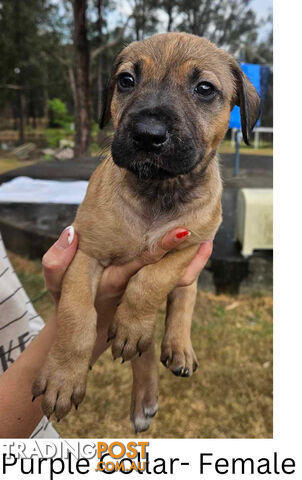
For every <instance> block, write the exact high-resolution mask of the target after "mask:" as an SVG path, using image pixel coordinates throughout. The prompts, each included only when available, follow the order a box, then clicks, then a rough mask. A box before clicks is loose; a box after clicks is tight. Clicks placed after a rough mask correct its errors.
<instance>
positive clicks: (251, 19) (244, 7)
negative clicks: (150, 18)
mask: <svg viewBox="0 0 302 480" xmlns="http://www.w3.org/2000/svg"><path fill="white" fill-rule="evenodd" d="M250 3H251V0H183V1H182V2H179V3H178V12H179V14H180V15H181V16H182V17H183V20H182V21H181V22H180V24H178V26H177V29H178V30H184V31H187V32H189V33H193V34H195V35H199V36H202V37H206V38H208V39H209V40H211V41H212V42H214V43H215V44H216V45H217V46H218V47H222V48H224V49H226V50H228V51H229V52H231V53H235V52H236V51H237V50H239V49H240V44H241V43H242V42H244V40H245V38H246V37H247V35H249V34H250V33H251V32H256V31H257V28H258V25H257V21H256V14H255V12H254V11H253V10H252V9H251V8H250Z"/></svg>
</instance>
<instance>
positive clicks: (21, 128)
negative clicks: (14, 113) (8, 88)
mask: <svg viewBox="0 0 302 480" xmlns="http://www.w3.org/2000/svg"><path fill="white" fill-rule="evenodd" d="M18 103H19V143H20V145H22V144H23V143H24V141H25V135H24V116H25V115H24V111H25V96H24V93H23V91H22V90H21V89H20V90H19V91H18Z"/></svg>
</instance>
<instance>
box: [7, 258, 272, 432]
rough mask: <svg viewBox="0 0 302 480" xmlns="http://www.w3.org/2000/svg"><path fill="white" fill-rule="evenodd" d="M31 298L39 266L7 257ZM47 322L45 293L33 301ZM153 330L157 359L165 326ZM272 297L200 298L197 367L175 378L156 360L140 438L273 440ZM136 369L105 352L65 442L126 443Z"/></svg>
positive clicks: (67, 423)
mask: <svg viewBox="0 0 302 480" xmlns="http://www.w3.org/2000/svg"><path fill="white" fill-rule="evenodd" d="M10 258H11V260H12V261H13V264H14V266H15V268H16V271H17V273H18V274H19V276H20V278H21V281H22V282H23V284H24V285H25V288H26V290H27V292H28V294H29V296H30V297H31V298H37V297H39V295H40V293H41V292H42V291H43V277H42V274H41V265H40V262H32V261H28V260H26V259H24V258H22V257H19V256H17V255H14V254H10ZM35 306H36V309H37V311H38V312H39V313H40V314H41V315H42V316H43V318H44V319H45V320H47V319H48V318H49V317H50V315H51V311H52V303H51V300H50V299H49V298H48V295H47V294H46V295H44V296H42V298H40V299H38V300H37V301H36V302H35ZM158 320H159V321H158V328H157V331H156V337H157V350H158V352H157V353H158V358H159V356H160V354H159V345H160V339H161V337H162V331H163V324H164V308H162V309H161V310H160V314H159V319H158ZM272 338H273V320H272V298H271V297H269V296H262V295H261V294H260V293H259V294H258V295H250V296H248V295H244V296H239V297H231V296H226V295H221V296H216V295H213V294H209V293H203V292H201V291H200V292H199V293H198V299H197V305H196V309H195V313H194V320H193V328H192V339H193V345H194V348H195V351H196V353H197V357H198V359H199V368H198V370H197V371H196V372H195V374H194V375H193V377H191V378H180V377H175V376H173V375H172V374H171V373H170V371H168V370H167V369H165V368H164V367H163V366H162V365H161V364H160V362H159V363H158V369H159V377H160V398H159V405H160V408H159V412H158V414H157V416H156V417H155V418H154V421H153V424H152V426H151V428H150V429H149V431H148V432H146V433H143V434H141V435H139V436H141V437H142V438H146V437H149V438H195V437H196V438H271V437H272V435H273V425H272V420H273V404H272V391H273V381H272V367H273V365H272V362H273V351H272V350H273V340H272ZM130 392H131V368H130V366H129V365H128V364H127V363H125V364H124V365H121V364H120V363H114V362H113V361H112V358H111V354H110V351H107V352H106V353H105V354H104V355H103V356H102V357H101V358H100V359H99V361H98V362H97V364H96V365H95V366H94V368H93V370H92V372H90V375H89V382H88V389H87V395H86V398H85V400H84V402H83V403H82V404H81V406H80V408H79V410H78V411H77V412H75V411H73V412H72V413H71V414H70V415H69V416H68V417H67V418H66V419H64V420H63V421H62V422H60V424H56V425H55V426H56V428H57V430H58V431H59V433H60V434H61V436H62V437H65V438H68V437H69V438H77V437H81V438H97V437H103V438H104V437H105V438H106V437H107V438H108V437H110V438H119V437H120V438H121V437H122V438H129V437H133V432H132V431H131V428H130V423H129V418H128V417H129V403H130Z"/></svg>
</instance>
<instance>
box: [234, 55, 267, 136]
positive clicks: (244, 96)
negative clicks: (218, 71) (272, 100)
mask: <svg viewBox="0 0 302 480" xmlns="http://www.w3.org/2000/svg"><path fill="white" fill-rule="evenodd" d="M232 71H233V75H234V78H235V86H236V94H235V104H236V105H238V106H239V107H240V117H241V129H242V135H243V140H244V141H245V143H246V144H247V145H249V144H250V142H249V138H250V135H251V133H252V130H253V128H254V126H255V124H256V123H257V120H258V118H259V116H260V113H261V99H260V96H259V95H258V92H257V90H256V88H255V87H254V85H253V84H252V83H251V82H250V80H249V79H248V78H247V76H246V75H245V73H243V71H242V70H241V68H240V67H239V65H238V64H237V63H236V62H235V61H234V63H233V65H232Z"/></svg>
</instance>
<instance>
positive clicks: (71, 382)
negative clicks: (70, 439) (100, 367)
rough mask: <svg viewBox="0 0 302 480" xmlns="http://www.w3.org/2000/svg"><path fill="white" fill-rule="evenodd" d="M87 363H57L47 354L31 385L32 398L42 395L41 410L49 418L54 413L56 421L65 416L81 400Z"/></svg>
mask: <svg viewBox="0 0 302 480" xmlns="http://www.w3.org/2000/svg"><path fill="white" fill-rule="evenodd" d="M88 368H89V364H87V362H83V361H81V362H80V361H77V360H76V359H73V361H71V360H69V361H66V362H64V364H59V363H58V362H57V361H56V359H55V358H54V357H53V356H51V355H49V356H48V358H47V360H46V363H45V364H44V365H43V367H42V369H41V371H40V373H39V375H38V377H37V378H36V380H35V382H34V383H33V386H32V394H33V400H34V398H36V397H38V396H39V395H43V399H42V403H41V406H42V410H43V413H44V414H45V415H46V416H47V417H48V418H49V417H50V416H51V415H52V414H55V417H56V419H57V421H60V420H61V419H62V418H63V417H65V416H66V415H67V414H68V413H69V411H70V410H71V408H72V405H74V406H75V408H76V409H77V408H78V405H79V404H80V403H81V402H82V401H83V399H84V396H85V391H86V382H87V374H88Z"/></svg>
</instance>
